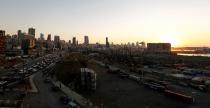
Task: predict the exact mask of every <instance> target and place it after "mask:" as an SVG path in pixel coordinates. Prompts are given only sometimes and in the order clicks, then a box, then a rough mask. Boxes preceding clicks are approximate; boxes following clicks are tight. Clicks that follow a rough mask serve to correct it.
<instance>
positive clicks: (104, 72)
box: [78, 62, 210, 108]
mask: <svg viewBox="0 0 210 108" xmlns="http://www.w3.org/2000/svg"><path fill="white" fill-rule="evenodd" d="M101 64H102V65H101ZM112 66H114V65H112ZM123 68H125V69H126V66H123ZM94 70H95V71H96V72H97V85H98V86H97V89H96V91H95V92H92V93H89V92H85V91H78V92H79V93H80V94H82V95H83V96H84V97H85V98H87V99H90V101H91V102H93V104H95V105H96V106H98V107H99V108H208V106H210V100H209V99H208V98H209V97H210V93H209V92H208V91H207V92H203V91H200V90H197V89H193V88H190V87H184V86H180V85H178V84H175V83H173V82H172V83H170V86H169V88H170V89H172V90H173V91H177V92H179V93H181V94H182V93H183V94H185V95H187V96H191V97H192V98H193V102H192V103H191V102H186V101H183V100H180V99H179V98H178V99H177V98H174V97H173V96H170V95H168V94H167V93H165V92H164V91H163V92H160V91H158V90H154V89H152V88H148V87H145V86H144V84H143V83H141V82H139V81H136V80H133V79H131V78H129V77H122V76H120V75H119V74H113V73H109V72H108V69H107V67H106V65H104V64H103V63H98V62H96V64H95V65H94ZM125 72H126V71H125ZM128 73H129V74H132V75H136V76H139V77H140V75H139V74H138V73H133V72H128ZM149 76H150V77H151V75H149Z"/></svg>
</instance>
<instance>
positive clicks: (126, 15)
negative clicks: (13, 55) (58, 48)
mask: <svg viewBox="0 0 210 108" xmlns="http://www.w3.org/2000/svg"><path fill="white" fill-rule="evenodd" d="M0 12H1V13H3V14H2V16H1V21H0V23H1V26H0V28H1V29H2V30H5V31H6V34H11V35H12V34H17V30H22V31H25V32H27V29H28V28H30V27H33V28H35V29H36V38H37V37H39V34H40V33H44V36H45V38H46V37H47V35H48V34H52V36H54V35H59V36H61V38H62V39H65V40H66V41H68V40H71V39H72V38H73V37H77V40H78V41H79V42H83V38H84V36H85V35H87V36H89V38H90V43H96V42H99V43H105V37H109V39H110V40H111V41H110V42H114V43H117V44H120V43H128V42H136V41H145V42H170V43H172V46H175V47H176V46H200V47H202V46H208V47H209V46H210V26H209V25H210V20H209V19H210V15H208V13H209V12H210V6H209V1H208V0H202V1H197V0H176V1H175V0H171V1H166V0H156V1H154V0H149V1H143V0H134V1H128V0H112V1H111V0H106V1H96V0H91V1H80V0H79V1H73V0H63V1H55V0H45V1H40V0H36V1H32V0H19V1H11V0H7V1H2V2H1V6H0ZM189 39H190V40H189Z"/></svg>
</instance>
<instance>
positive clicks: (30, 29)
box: [28, 28, 35, 37]
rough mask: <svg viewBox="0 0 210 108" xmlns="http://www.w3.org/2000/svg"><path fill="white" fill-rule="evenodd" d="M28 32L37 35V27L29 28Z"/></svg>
mask: <svg viewBox="0 0 210 108" xmlns="http://www.w3.org/2000/svg"><path fill="white" fill-rule="evenodd" d="M28 34H29V35H32V36H33V37H35V28H29V29H28Z"/></svg>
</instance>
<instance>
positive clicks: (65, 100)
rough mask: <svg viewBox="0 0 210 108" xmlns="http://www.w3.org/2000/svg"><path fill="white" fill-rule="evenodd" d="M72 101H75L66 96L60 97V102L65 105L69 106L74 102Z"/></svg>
mask: <svg viewBox="0 0 210 108" xmlns="http://www.w3.org/2000/svg"><path fill="white" fill-rule="evenodd" d="M72 101H73V99H72V98H71V97H69V96H66V95H62V96H60V102H61V103H63V104H68V103H69V102H72Z"/></svg>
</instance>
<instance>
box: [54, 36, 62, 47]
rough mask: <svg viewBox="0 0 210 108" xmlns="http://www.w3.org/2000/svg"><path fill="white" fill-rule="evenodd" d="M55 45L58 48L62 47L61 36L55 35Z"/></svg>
mask: <svg viewBox="0 0 210 108" xmlns="http://www.w3.org/2000/svg"><path fill="white" fill-rule="evenodd" d="M54 45H55V48H58V49H60V48H61V44H60V36H54Z"/></svg>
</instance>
